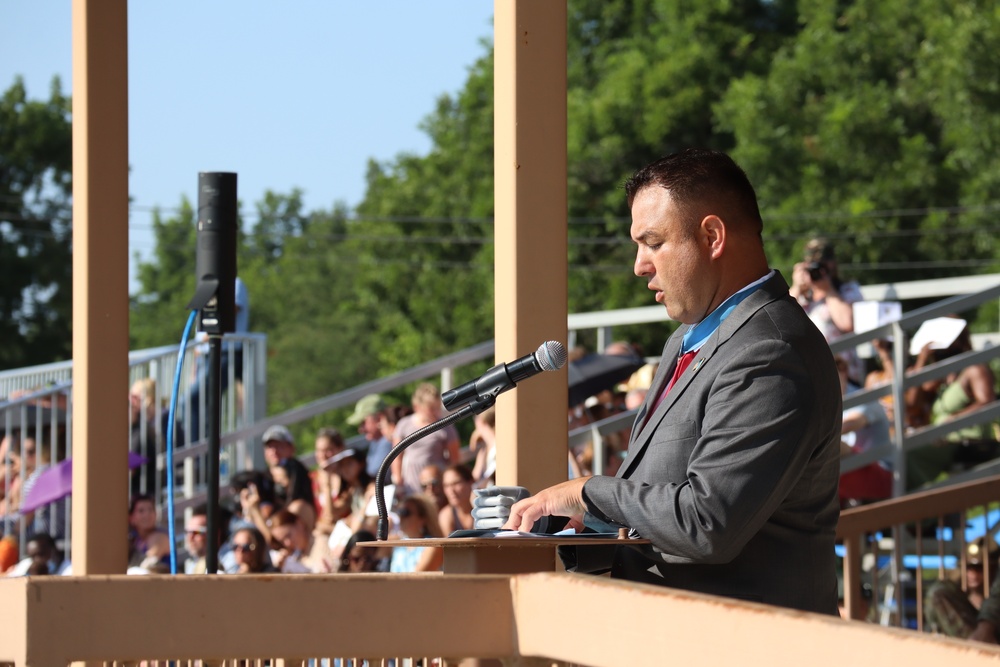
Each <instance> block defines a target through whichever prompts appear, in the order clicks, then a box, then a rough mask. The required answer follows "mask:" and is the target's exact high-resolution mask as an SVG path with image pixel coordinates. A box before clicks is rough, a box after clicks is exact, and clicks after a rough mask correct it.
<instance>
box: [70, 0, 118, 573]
mask: <svg viewBox="0 0 1000 667" xmlns="http://www.w3.org/2000/svg"><path fill="white" fill-rule="evenodd" d="M127 33H128V22H127V2H125V0H117V1H115V0H111V1H109V0H73V431H72V437H73V523H72V539H73V573H74V574H78V575H86V574H115V573H119V574H120V573H124V572H125V566H126V561H127V544H126V532H125V525H126V513H127V507H126V503H127V501H128V461H127V456H126V454H127V452H128V439H127V435H126V430H125V423H126V421H125V420H126V414H127V412H126V409H127V408H126V400H125V399H126V397H127V396H128V48H127V45H128V35H127Z"/></svg>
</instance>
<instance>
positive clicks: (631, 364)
mask: <svg viewBox="0 0 1000 667" xmlns="http://www.w3.org/2000/svg"><path fill="white" fill-rule="evenodd" d="M645 363H646V362H645V361H644V360H643V359H642V358H641V357H638V356H634V355H624V354H588V355H587V356H585V357H583V358H582V359H579V360H578V361H571V362H569V404H570V406H574V405H579V404H580V403H583V402H584V401H585V400H587V399H588V398H589V397H591V396H593V395H595V394H599V393H600V392H602V391H604V390H605V389H611V388H612V387H614V386H615V385H616V384H618V383H619V382H622V381H624V380H627V379H628V378H629V377H630V376H631V375H632V373H634V372H636V371H637V370H639V369H640V368H642V367H643V365H645Z"/></svg>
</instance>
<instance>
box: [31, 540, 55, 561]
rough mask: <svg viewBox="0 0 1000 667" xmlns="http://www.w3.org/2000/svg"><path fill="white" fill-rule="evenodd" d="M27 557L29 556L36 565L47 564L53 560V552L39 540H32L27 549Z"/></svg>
mask: <svg viewBox="0 0 1000 667" xmlns="http://www.w3.org/2000/svg"><path fill="white" fill-rule="evenodd" d="M24 551H25V555H27V556H28V558H30V559H31V560H32V562H35V563H46V564H48V562H49V561H50V560H51V559H52V551H51V550H49V547H48V545H46V544H42V543H41V542H38V541H37V540H31V541H30V542H28V546H27V547H26V548H25V550H24Z"/></svg>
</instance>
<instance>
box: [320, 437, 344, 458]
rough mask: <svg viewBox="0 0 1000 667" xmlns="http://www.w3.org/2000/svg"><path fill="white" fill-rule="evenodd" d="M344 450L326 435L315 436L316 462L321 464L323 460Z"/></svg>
mask: <svg viewBox="0 0 1000 667" xmlns="http://www.w3.org/2000/svg"><path fill="white" fill-rule="evenodd" d="M342 451H344V448H343V447H340V446H339V445H336V444H334V442H333V440H331V439H330V438H327V437H319V438H316V463H317V464H319V465H322V464H323V462H325V461H327V460H329V459H331V458H333V456H334V455H336V454H339V453H340V452H342Z"/></svg>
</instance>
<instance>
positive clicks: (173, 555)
mask: <svg viewBox="0 0 1000 667" xmlns="http://www.w3.org/2000/svg"><path fill="white" fill-rule="evenodd" d="M197 315H198V311H197V310H192V311H191V315H190V316H189V317H188V321H187V325H186V326H185V327H184V336H183V337H182V338H181V348H180V351H179V352H178V354H177V369H176V370H175V371H174V389H173V391H172V392H171V393H170V412H169V416H168V417H167V420H168V421H167V531H168V534H169V535H170V574H177V538H176V530H175V527H174V431H175V430H176V429H177V422H176V421H175V420H174V413H175V411H176V410H177V393H178V392H179V391H180V384H181V369H183V368H184V353H185V352H186V351H187V341H188V336H190V335H191V327H192V326H194V318H195V317H196V316H197Z"/></svg>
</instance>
